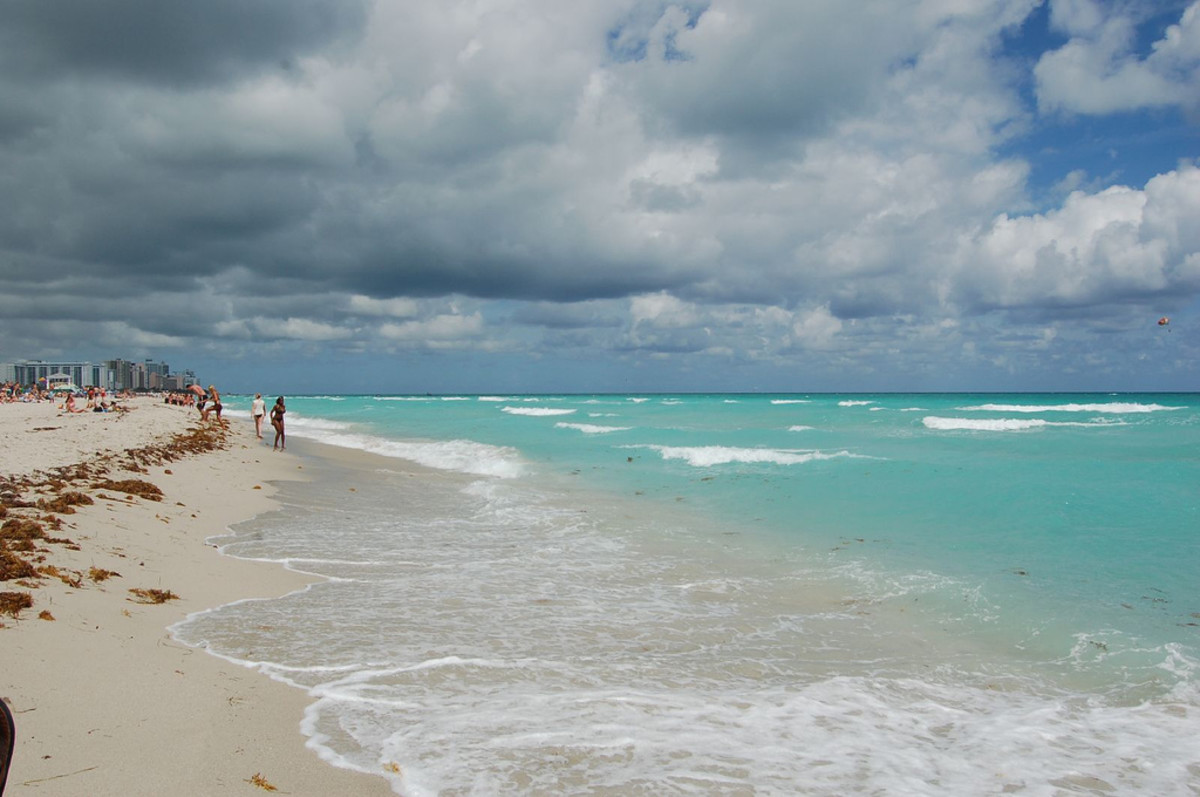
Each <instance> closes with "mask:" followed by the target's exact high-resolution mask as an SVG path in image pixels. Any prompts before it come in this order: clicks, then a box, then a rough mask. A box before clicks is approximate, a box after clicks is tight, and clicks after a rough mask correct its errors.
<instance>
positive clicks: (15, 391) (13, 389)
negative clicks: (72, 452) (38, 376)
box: [0, 382, 129, 412]
mask: <svg viewBox="0 0 1200 797" xmlns="http://www.w3.org/2000/svg"><path fill="white" fill-rule="evenodd" d="M84 396H86V397H87V405H86V407H84V408H83V409H80V408H78V407H77V406H76V398H77V397H78V398H83V397H84ZM128 397H129V394H128V392H123V393H122V394H121V395H120V398H128ZM116 398H118V397H117V396H113V397H112V398H111V400H110V397H109V393H108V391H107V390H105V389H104V388H100V387H92V386H88V387H86V388H84V389H83V390H62V389H46V388H43V387H41V386H40V385H38V384H32V385H29V386H28V387H25V386H24V385H21V384H18V383H16V382H4V383H3V384H0V404H14V403H21V404H34V403H38V402H43V401H55V402H60V403H59V405H58V408H59V409H60V410H65V411H67V412H86V411H87V410H95V411H96V412H108V411H109V410H112V409H114V408H115V405H114V403H113V402H114V401H115V400H116Z"/></svg>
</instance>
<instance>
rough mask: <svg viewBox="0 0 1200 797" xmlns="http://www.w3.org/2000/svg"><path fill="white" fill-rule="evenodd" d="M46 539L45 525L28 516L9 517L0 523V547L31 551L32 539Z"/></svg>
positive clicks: (10, 549)
mask: <svg viewBox="0 0 1200 797" xmlns="http://www.w3.org/2000/svg"><path fill="white" fill-rule="evenodd" d="M44 539H46V527H45V526H43V525H42V524H41V523H39V522H38V521H36V520H30V519H28V518H19V517H14V518H9V519H8V520H6V521H4V525H0V548H4V549H5V550H9V551H32V550H33V549H34V544H33V541H34V540H44Z"/></svg>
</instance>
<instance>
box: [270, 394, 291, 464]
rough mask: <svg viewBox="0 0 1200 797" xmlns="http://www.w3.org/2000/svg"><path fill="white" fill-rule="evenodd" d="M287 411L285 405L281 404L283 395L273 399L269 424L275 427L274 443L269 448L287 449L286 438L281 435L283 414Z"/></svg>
mask: <svg viewBox="0 0 1200 797" xmlns="http://www.w3.org/2000/svg"><path fill="white" fill-rule="evenodd" d="M285 412H287V407H285V406H283V396H280V397H279V398H277V399H275V406H274V407H272V408H271V425H272V426H274V427H275V445H273V446H271V450H272V451H274V450H276V449H278V450H280V451H287V440H286V438H285V437H284V436H283V414H284V413H285Z"/></svg>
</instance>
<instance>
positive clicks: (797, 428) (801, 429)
mask: <svg viewBox="0 0 1200 797" xmlns="http://www.w3.org/2000/svg"><path fill="white" fill-rule="evenodd" d="M811 429H813V427H812V426H804V425H803V424H797V425H795V426H789V427H788V431H789V432H807V431H809V430H811Z"/></svg>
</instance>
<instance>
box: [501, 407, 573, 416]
mask: <svg viewBox="0 0 1200 797" xmlns="http://www.w3.org/2000/svg"><path fill="white" fill-rule="evenodd" d="M500 411H501V412H507V413H508V414H509V415H531V416H534V417H546V416H550V415H571V414H572V413H574V412H575V410H573V409H572V410H569V409H562V408H557V407H501V408H500Z"/></svg>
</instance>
